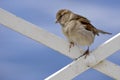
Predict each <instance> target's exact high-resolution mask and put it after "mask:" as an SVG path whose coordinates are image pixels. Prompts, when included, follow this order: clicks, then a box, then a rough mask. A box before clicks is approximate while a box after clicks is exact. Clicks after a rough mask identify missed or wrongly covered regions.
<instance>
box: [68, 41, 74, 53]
mask: <svg viewBox="0 0 120 80" xmlns="http://www.w3.org/2000/svg"><path fill="white" fill-rule="evenodd" d="M71 47H74V42H70V45H69V52H70V48H71Z"/></svg>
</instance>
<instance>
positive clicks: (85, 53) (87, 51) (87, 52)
mask: <svg viewBox="0 0 120 80" xmlns="http://www.w3.org/2000/svg"><path fill="white" fill-rule="evenodd" d="M88 55H89V48H88V49H87V50H86V51H85V52H84V54H83V56H85V59H86V58H87V56H88Z"/></svg>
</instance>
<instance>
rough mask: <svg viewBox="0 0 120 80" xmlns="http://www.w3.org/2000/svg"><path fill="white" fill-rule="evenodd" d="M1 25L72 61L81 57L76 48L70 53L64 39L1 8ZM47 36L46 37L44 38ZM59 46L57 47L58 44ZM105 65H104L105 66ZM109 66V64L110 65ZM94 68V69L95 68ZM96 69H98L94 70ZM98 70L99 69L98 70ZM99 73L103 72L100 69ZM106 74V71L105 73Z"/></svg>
mask: <svg viewBox="0 0 120 80" xmlns="http://www.w3.org/2000/svg"><path fill="white" fill-rule="evenodd" d="M0 23H1V24H3V25H5V26H7V27H8V28H10V29H12V30H14V31H17V32H19V33H21V34H23V35H25V36H27V37H29V38H31V39H33V40H35V41H38V42H40V43H42V44H44V45H46V46H48V47H50V48H52V49H54V50H56V51H58V52H60V53H62V54H64V55H66V56H68V57H70V58H72V59H74V58H76V57H78V56H79V55H80V53H79V49H78V48H77V47H75V48H74V49H72V50H71V53H69V52H68V51H69V50H68V45H69V44H68V43H67V42H65V41H64V40H63V39H61V38H59V37H57V36H55V35H54V34H51V33H49V32H47V31H44V30H43V29H41V28H39V27H37V26H35V25H33V24H31V23H29V22H27V21H25V20H23V19H21V18H18V17H16V16H15V15H13V14H11V13H9V12H7V11H5V10H3V9H1V8H0ZM44 36H46V37H44ZM55 43H56V44H57V45H59V46H57V47H56V44H55ZM103 65H104V64H103ZM108 65H109V64H108ZM93 68H94V67H93ZM94 69H96V68H94ZM96 70H98V69H96ZM99 71H101V72H102V71H103V70H102V69H99ZM103 72H104V71H103Z"/></svg>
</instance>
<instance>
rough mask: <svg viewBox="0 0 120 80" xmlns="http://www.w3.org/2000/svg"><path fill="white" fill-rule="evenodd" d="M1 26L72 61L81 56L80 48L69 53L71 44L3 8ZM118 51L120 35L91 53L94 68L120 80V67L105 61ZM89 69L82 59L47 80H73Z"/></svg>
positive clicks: (1, 10)
mask: <svg viewBox="0 0 120 80" xmlns="http://www.w3.org/2000/svg"><path fill="white" fill-rule="evenodd" d="M0 24H2V25H4V26H6V27H8V28H10V29H12V30H14V31H16V32H19V33H21V34H23V35H25V36H26V37H29V38H31V39H33V40H35V41H37V42H39V43H42V44H44V45H46V46H47V47H50V48H52V49H53V50H55V51H58V52H60V53H62V54H64V55H65V56H68V57H70V58H71V59H74V58H76V57H78V56H80V50H79V48H78V47H74V48H72V50H71V52H70V53H69V47H68V45H69V43H67V42H65V41H64V40H63V39H61V38H59V37H57V36H56V35H54V34H52V33H49V32H47V31H45V30H43V29H41V28H40V27H38V26H36V25H34V24H32V23H29V22H27V21H25V20H23V19H21V18H19V17H17V16H15V15H13V14H11V13H9V12H7V11H5V10H3V9H1V8H0ZM44 36H46V37H44ZM54 43H57V45H59V46H57V47H56V44H54ZM108 49H109V50H108ZM118 50H120V33H118V34H117V35H115V36H114V37H112V38H111V39H109V40H107V41H106V42H105V43H103V44H102V45H100V46H99V47H98V48H97V49H96V50H94V51H93V52H92V53H91V54H93V55H94V56H95V59H96V63H95V64H94V65H92V68H93V69H95V70H97V71H99V72H102V73H104V74H106V75H108V76H110V77H112V78H115V79H117V80H120V76H119V74H120V66H118V65H116V64H114V63H112V62H110V61H107V60H105V59H106V58H107V57H109V56H110V55H112V54H113V53H115V52H116V51H118ZM101 61H102V62H101ZM89 68H90V67H88V66H86V64H85V59H84V58H80V59H78V60H76V61H73V62H72V63H70V64H68V65H67V66H65V67H64V68H63V69H61V70H59V71H57V72H56V73H55V74H53V75H51V76H49V77H48V78H46V79H45V80H71V79H73V78H74V77H76V76H77V75H79V74H81V73H82V72H84V71H86V70H88V69H89Z"/></svg>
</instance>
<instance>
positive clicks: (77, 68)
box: [45, 33, 120, 80]
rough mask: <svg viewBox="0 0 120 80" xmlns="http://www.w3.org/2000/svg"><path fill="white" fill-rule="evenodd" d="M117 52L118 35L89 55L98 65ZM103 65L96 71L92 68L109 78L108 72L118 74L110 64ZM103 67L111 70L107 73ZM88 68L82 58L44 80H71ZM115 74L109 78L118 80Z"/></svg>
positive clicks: (118, 46) (119, 72) (119, 42)
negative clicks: (93, 56) (93, 57)
mask: <svg viewBox="0 0 120 80" xmlns="http://www.w3.org/2000/svg"><path fill="white" fill-rule="evenodd" d="M113 46H114V48H113ZM118 50H120V33H119V34H117V35H116V36H114V37H112V38H111V39H109V40H108V41H106V42H105V43H103V44H102V45H101V46H99V47H98V48H97V49H96V50H94V51H93V52H92V53H91V54H94V55H95V59H96V64H98V63H99V62H100V61H102V60H104V59H105V58H107V57H108V56H110V55H112V54H113V53H114V52H116V51H118ZM103 63H107V65H106V64H103ZM103 63H101V65H102V66H103V68H99V69H98V68H96V66H94V65H95V64H94V65H93V68H94V69H97V70H99V71H101V72H103V73H105V74H106V75H109V76H111V74H110V72H111V73H113V72H112V71H114V73H116V74H120V71H118V72H115V71H116V70H114V69H115V68H116V66H114V65H113V64H110V62H108V61H105V62H103ZM98 65H100V64H98ZM98 65H97V66H98ZM111 65H112V66H111ZM105 66H111V67H113V68H111V69H110V68H109V70H110V71H109V72H108V71H107V70H108V69H107V67H105ZM89 68H90V67H87V65H86V62H85V59H84V58H83V57H82V58H80V59H78V60H76V61H73V62H72V63H70V64H69V65H67V66H65V67H64V68H63V69H61V70H59V71H58V72H56V73H55V74H53V75H51V76H50V77H48V78H46V79H45V80H64V79H65V80H71V79H73V78H74V77H76V76H77V75H79V74H81V73H82V72H84V71H86V70H88V69H89ZM104 68H105V69H106V70H105V69H104ZM117 70H120V67H118V68H117ZM116 74H113V75H114V76H111V77H113V78H115V79H118V80H120V76H119V75H116Z"/></svg>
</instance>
